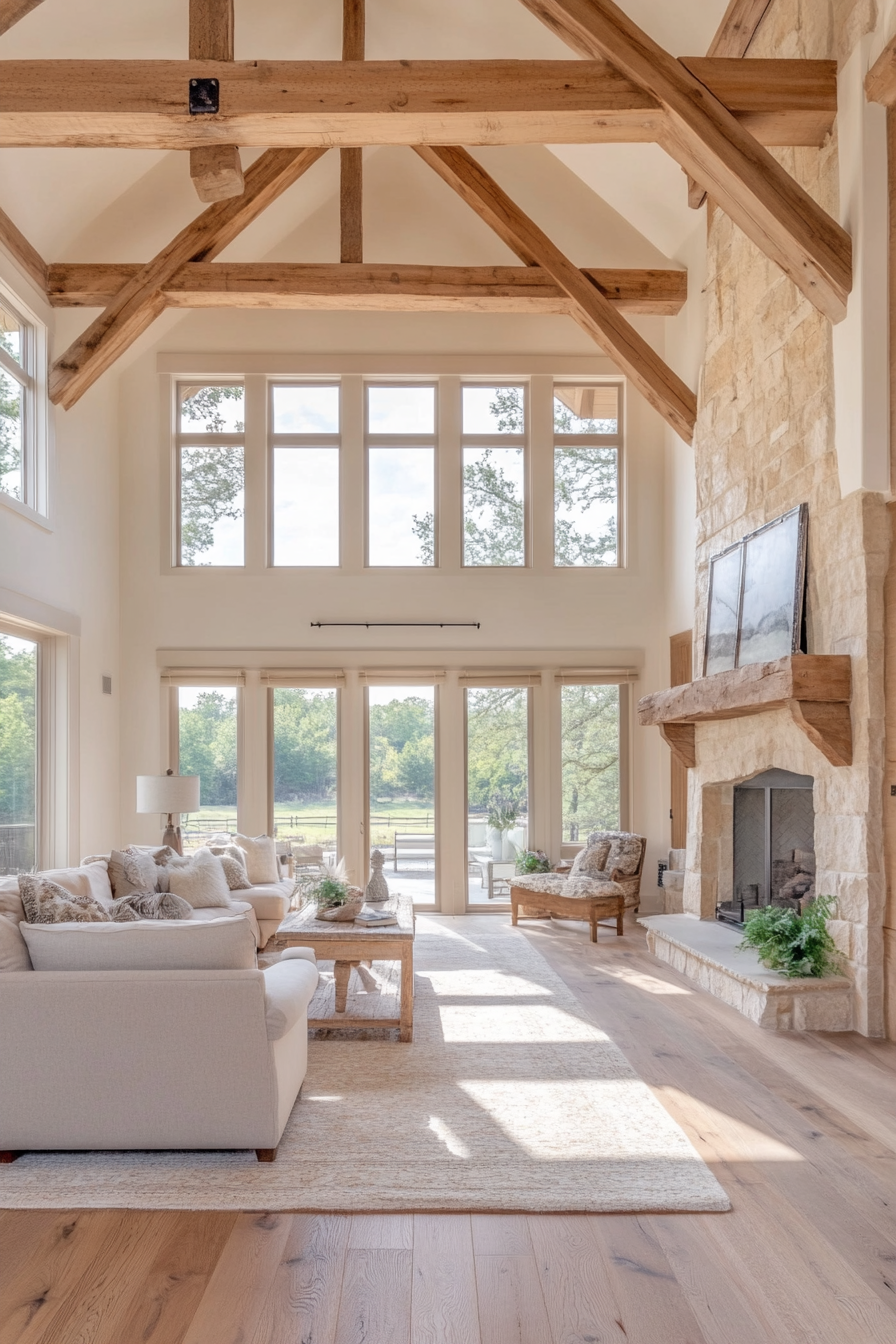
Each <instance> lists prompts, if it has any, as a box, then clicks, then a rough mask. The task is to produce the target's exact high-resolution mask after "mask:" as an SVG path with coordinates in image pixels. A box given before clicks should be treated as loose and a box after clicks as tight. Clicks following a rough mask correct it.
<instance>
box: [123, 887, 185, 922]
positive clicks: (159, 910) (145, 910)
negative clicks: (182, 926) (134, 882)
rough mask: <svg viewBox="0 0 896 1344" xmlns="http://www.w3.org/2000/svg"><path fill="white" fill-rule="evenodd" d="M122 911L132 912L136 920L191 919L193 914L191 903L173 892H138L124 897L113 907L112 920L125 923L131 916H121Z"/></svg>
mask: <svg viewBox="0 0 896 1344" xmlns="http://www.w3.org/2000/svg"><path fill="white" fill-rule="evenodd" d="M120 910H121V911H124V910H130V911H131V914H132V915H133V917H134V919H189V918H190V916H191V915H192V913H193V907H192V905H191V904H190V902H189V901H185V900H183V899H182V898H181V897H180V896H175V895H174V893H173V892H171V891H146V892H140V891H137V892H134V894H133V896H122V898H121V900H120V901H116V902H115V904H114V905H113V907H112V918H113V919H115V920H119V921H120V922H122V923H123V922H125V921H126V920H128V919H129V918H130V916H129V915H125V914H123V913H122V914H121V915H119V913H118V912H119V911H120Z"/></svg>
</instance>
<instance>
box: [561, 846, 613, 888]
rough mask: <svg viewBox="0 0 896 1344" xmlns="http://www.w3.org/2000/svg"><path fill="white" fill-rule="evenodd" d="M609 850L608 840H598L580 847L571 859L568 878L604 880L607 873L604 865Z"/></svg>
mask: <svg viewBox="0 0 896 1344" xmlns="http://www.w3.org/2000/svg"><path fill="white" fill-rule="evenodd" d="M609 852H610V842H609V840H600V841H598V843H597V844H596V845H591V846H589V847H588V848H586V849H580V850H579V852H578V854H577V855H576V856H575V858H574V859H573V861H572V868H571V869H570V870H569V876H570V878H573V877H594V878H600V879H601V880H602V881H604V882H606V881H607V877H608V874H607V873H606V872H605V867H606V862H607V855H608V854H609Z"/></svg>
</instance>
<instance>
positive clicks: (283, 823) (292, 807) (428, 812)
mask: <svg viewBox="0 0 896 1344" xmlns="http://www.w3.org/2000/svg"><path fill="white" fill-rule="evenodd" d="M182 825H183V828H184V832H185V835H187V836H189V835H190V834H195V833H196V832H197V831H199V832H203V833H205V834H207V833H208V832H210V831H216V830H220V831H235V830H236V829H237V823H236V808H235V807H203V808H200V810H199V811H198V812H194V813H193V814H192V815H191V816H190V817H189V819H188V820H187V821H186V822H183V823H182ZM434 829H435V813H434V810H433V804H432V803H417V802H414V801H408V800H407V799H399V800H397V801H390V802H384V803H381V802H377V803H375V805H374V806H373V807H372V808H371V816H370V843H371V845H391V844H392V840H393V834H394V832H395V831H413V832H417V833H418V834H424V835H425V834H427V833H431V832H432V831H433V830H434ZM274 833H275V835H277V836H278V838H279V839H281V840H298V837H299V836H303V837H304V843H305V844H307V845H328V846H329V847H330V848H333V847H334V846H335V844H336V805H335V803H334V802H329V803H326V802H324V803H275V804H274Z"/></svg>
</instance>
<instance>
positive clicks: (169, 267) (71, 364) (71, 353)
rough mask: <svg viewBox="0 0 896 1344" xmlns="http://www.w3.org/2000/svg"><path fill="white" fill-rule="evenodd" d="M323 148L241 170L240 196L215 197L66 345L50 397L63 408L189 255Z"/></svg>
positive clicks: (258, 208)
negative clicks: (243, 174)
mask: <svg viewBox="0 0 896 1344" xmlns="http://www.w3.org/2000/svg"><path fill="white" fill-rule="evenodd" d="M325 152H326V151H325V150H323V149H316V148H315V149H298V150H287V149H269V150H268V151H267V152H266V153H265V154H262V155H261V157H260V158H259V159H256V161H255V163H253V164H252V167H251V168H250V169H249V171H248V172H247V173H246V190H245V191H244V193H243V195H242V196H236V197H233V198H232V199H231V200H229V201H218V202H217V203H216V204H214V205H210V206H209V207H208V209H207V210H204V211H203V212H202V214H201V215H199V216H198V218H197V219H194V220H193V221H192V223H190V224H188V225H187V227H186V228H185V229H181V231H180V233H179V234H178V235H177V237H176V238H174V239H173V240H172V241H171V242H170V243H169V244H168V246H167V247H165V248H163V249H162V251H161V252H160V253H159V254H158V256H156V257H154V258H153V260H152V261H149V262H147V263H146V265H145V266H141V268H140V270H139V271H138V272H137V274H136V275H135V276H133V277H132V278H131V279H130V280H129V281H128V282H127V283H126V284H125V285H124V286H123V287H122V288H121V289H120V290H119V292H118V293H117V294H116V296H115V298H114V300H113V301H112V302H111V303H110V304H109V306H108V307H107V308H106V309H105V311H104V312H103V313H101V314H100V316H99V317H98V318H96V320H95V321H93V322H91V324H90V326H89V327H88V328H87V330H86V331H84V332H82V333H81V335H80V336H79V337H78V338H77V340H76V341H74V342H73V343H72V345H70V346H69V348H68V350H66V352H65V354H64V355H62V356H61V357H60V358H59V359H58V360H57V361H56V363H55V364H54V365H53V368H52V370H51V373H50V398H51V400H52V401H53V402H55V403H56V404H57V405H62V406H64V407H65V408H66V410H68V409H69V408H70V407H71V406H73V405H74V404H75V402H76V401H78V400H79V398H80V397H82V396H83V395H84V393H85V392H86V391H87V389H88V388H89V387H91V386H92V385H93V383H95V382H96V380H97V378H99V377H100V375H101V374H102V373H104V372H105V370H106V369H108V368H109V366H110V365H111V364H113V363H114V362H115V360H116V359H118V357H119V356H120V355H121V354H123V353H124V351H125V350H126V349H127V348H128V346H130V345H131V344H133V342H134V341H135V340H136V339H137V337H138V336H140V335H141V334H142V332H144V331H145V330H146V328H147V327H148V326H149V325H150V324H151V323H152V322H153V321H154V320H155V318H156V317H158V315H159V314H160V313H161V312H162V310H163V309H164V308H165V298H164V294H163V289H164V286H165V284H166V282H167V281H168V280H170V278H171V276H172V275H174V274H175V273H176V272H177V271H179V270H180V268H181V266H183V265H184V264H185V263H186V262H188V261H209V260H211V258H212V257H215V256H217V255H218V253H219V252H221V251H223V249H224V248H225V247H227V245H228V243H231V242H233V239H234V238H236V237H237V235H238V234H239V233H241V232H242V230H243V229H245V228H246V226H247V225H249V224H251V223H252V221H253V219H257V217H258V216H259V215H260V214H261V213H262V211H263V210H265V209H266V208H267V207H268V206H269V205H270V204H271V202H272V201H274V200H276V198H277V197H278V196H280V195H282V193H283V192H284V191H286V189H287V188H288V187H291V186H292V184H293V183H294V182H296V181H298V179H299V178H300V177H301V176H302V174H303V173H305V172H307V171H308V169H309V168H310V167H311V165H312V164H313V163H316V162H317V160H318V159H319V158H320V157H321V155H322V154H324V153H325Z"/></svg>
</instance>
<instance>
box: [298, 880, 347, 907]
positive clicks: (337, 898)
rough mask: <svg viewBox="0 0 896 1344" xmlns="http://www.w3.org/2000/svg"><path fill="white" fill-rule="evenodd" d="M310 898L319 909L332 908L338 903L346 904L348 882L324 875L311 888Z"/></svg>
mask: <svg viewBox="0 0 896 1344" xmlns="http://www.w3.org/2000/svg"><path fill="white" fill-rule="evenodd" d="M308 896H309V899H310V900H312V901H314V903H315V905H316V906H317V907H318V909H323V910H331V909H332V908H333V907H334V906H336V905H345V903H346V901H347V900H348V883H347V882H340V881H339V880H338V879H337V878H335V877H322V878H321V879H320V881H319V882H315V884H314V886H313V887H310V888H309V892H308Z"/></svg>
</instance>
